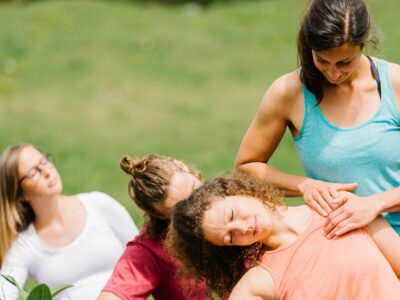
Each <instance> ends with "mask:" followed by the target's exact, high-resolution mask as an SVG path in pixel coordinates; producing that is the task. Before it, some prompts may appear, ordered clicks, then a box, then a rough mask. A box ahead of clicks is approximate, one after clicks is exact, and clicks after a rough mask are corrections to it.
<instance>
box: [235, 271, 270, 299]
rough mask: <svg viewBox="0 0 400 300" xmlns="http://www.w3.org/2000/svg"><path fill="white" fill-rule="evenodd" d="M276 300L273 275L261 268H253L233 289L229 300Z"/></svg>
mask: <svg viewBox="0 0 400 300" xmlns="http://www.w3.org/2000/svg"><path fill="white" fill-rule="evenodd" d="M243 299H249V300H275V299H276V295H275V286H274V281H273V280H272V277H271V274H269V273H268V271H266V270H265V269H263V268H262V267H260V266H255V267H253V268H251V269H250V270H249V271H247V272H246V274H244V275H243V277H242V278H241V279H240V280H239V282H238V283H237V284H236V286H235V287H234V288H233V290H232V293H231V295H230V296H229V300H243Z"/></svg>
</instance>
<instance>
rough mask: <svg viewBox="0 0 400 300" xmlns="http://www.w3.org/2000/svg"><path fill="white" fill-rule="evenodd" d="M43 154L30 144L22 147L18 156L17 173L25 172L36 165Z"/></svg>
mask: <svg viewBox="0 0 400 300" xmlns="http://www.w3.org/2000/svg"><path fill="white" fill-rule="evenodd" d="M42 157H43V154H42V153H40V151H39V150H37V149H36V148H33V147H31V146H26V147H24V148H23V149H22V150H21V152H20V153H19V156H18V173H23V174H25V173H26V172H27V171H29V170H30V169H31V168H32V167H34V166H35V165H37V163H38V162H39V160H40V159H42Z"/></svg>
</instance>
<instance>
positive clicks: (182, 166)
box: [172, 159, 189, 172]
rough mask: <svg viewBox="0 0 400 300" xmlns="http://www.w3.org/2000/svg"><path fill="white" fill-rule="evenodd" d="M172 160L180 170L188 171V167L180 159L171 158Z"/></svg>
mask: <svg viewBox="0 0 400 300" xmlns="http://www.w3.org/2000/svg"><path fill="white" fill-rule="evenodd" d="M172 161H173V162H174V164H176V165H177V166H178V167H180V168H181V169H182V170H184V171H186V172H189V168H188V167H187V165H185V164H184V163H183V162H182V161H180V160H177V159H173V160H172Z"/></svg>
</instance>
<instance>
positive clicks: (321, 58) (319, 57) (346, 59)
mask: <svg viewBox="0 0 400 300" xmlns="http://www.w3.org/2000/svg"><path fill="white" fill-rule="evenodd" d="M315 55H316V56H317V57H318V59H320V60H323V61H327V60H326V59H324V58H323V57H321V56H319V55H318V53H317V52H315ZM354 57H355V55H353V56H350V57H347V58H345V59H342V60H339V61H337V62H336V63H340V62H347V61H349V60H352V59H353V58H354Z"/></svg>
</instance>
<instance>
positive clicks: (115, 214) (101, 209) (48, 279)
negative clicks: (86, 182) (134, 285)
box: [0, 145, 138, 300]
mask: <svg viewBox="0 0 400 300" xmlns="http://www.w3.org/2000/svg"><path fill="white" fill-rule="evenodd" d="M61 191H62V181H61V179H60V175H59V174H58V172H57V169H56V168H55V166H54V164H53V158H52V156H51V155H50V154H47V155H43V153H41V152H40V151H39V150H38V149H37V148H36V147H34V146H32V145H16V146H11V147H9V148H7V149H6V150H5V151H4V152H3V154H2V155H1V157H0V267H1V270H0V274H3V275H10V276H12V277H14V278H15V279H16V281H17V283H18V284H19V285H20V286H23V285H24V282H25V280H26V279H27V277H28V276H31V277H34V278H35V279H36V280H37V281H38V282H39V283H46V284H47V285H49V287H50V288H52V287H55V286H57V285H60V284H72V285H73V287H72V288H69V289H66V290H64V291H63V292H61V293H60V294H58V295H57V297H56V298H55V299H73V300H80V299H82V300H88V299H95V298H96V296H97V295H98V293H99V292H100V290H101V289H102V287H103V286H104V284H105V283H106V281H107V279H108V278H109V277H110V275H111V273H112V270H113V268H114V265H115V263H116V262H117V260H118V258H119V257H120V255H121V254H122V252H123V250H124V248H125V245H126V243H127V242H128V241H130V240H132V238H133V237H134V236H136V235H137V233H138V230H137V228H136V226H135V224H134V223H133V221H132V219H131V217H130V216H129V214H128V213H127V211H126V210H125V209H124V208H123V206H121V205H120V204H119V203H118V202H117V201H116V200H114V199H113V198H111V197H110V196H108V195H106V194H104V193H101V192H91V193H83V194H78V195H73V196H65V195H62V194H61ZM0 299H7V300H14V299H15V300H16V299H18V290H17V288H16V287H14V286H13V285H12V284H10V283H9V282H7V281H5V280H4V279H3V278H0Z"/></svg>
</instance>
